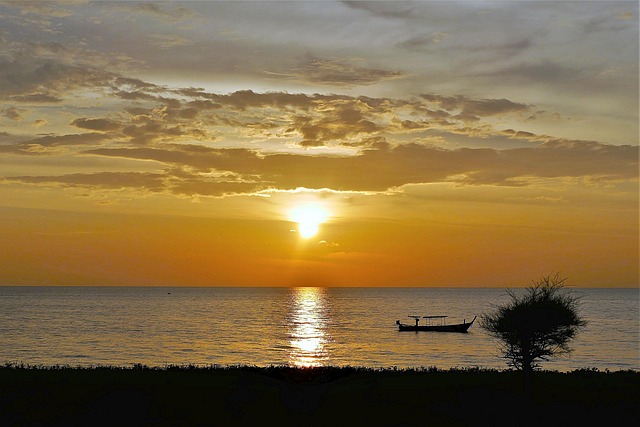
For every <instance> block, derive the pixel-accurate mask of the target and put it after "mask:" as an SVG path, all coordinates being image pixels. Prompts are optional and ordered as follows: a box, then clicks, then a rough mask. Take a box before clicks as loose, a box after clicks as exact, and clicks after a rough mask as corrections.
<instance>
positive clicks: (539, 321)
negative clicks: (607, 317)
mask: <svg viewBox="0 0 640 427" xmlns="http://www.w3.org/2000/svg"><path fill="white" fill-rule="evenodd" d="M565 281H566V278H562V279H561V278H560V277H559V275H558V274H556V275H555V276H546V277H542V278H541V279H539V280H537V281H533V284H532V285H531V286H529V287H527V288H526V289H525V292H524V293H523V294H522V295H521V296H518V295H517V294H516V292H514V291H512V290H507V294H508V295H509V297H510V298H511V300H510V301H509V302H508V303H507V304H505V305H502V306H498V307H497V309H496V311H494V312H493V313H489V314H485V315H482V316H481V318H480V326H481V327H482V328H483V329H485V330H486V331H487V332H488V333H489V335H491V336H493V337H495V338H497V339H498V340H500V341H501V344H502V352H503V355H504V358H505V359H508V362H507V364H508V365H509V366H512V367H514V368H516V369H519V370H522V371H523V373H524V386H525V391H526V392H527V393H530V392H531V374H532V372H533V370H534V369H536V368H538V367H539V366H540V362H541V361H546V360H549V358H550V357H552V356H556V355H560V354H566V353H569V352H570V351H571V348H570V347H569V342H570V341H571V340H573V339H574V338H575V337H576V335H577V333H578V331H579V330H580V329H581V328H582V327H584V326H585V325H586V323H587V322H586V321H585V320H584V319H582V318H581V317H580V316H579V314H578V304H579V298H577V297H575V296H573V295H572V294H571V293H570V292H568V291H567V290H566V288H565Z"/></svg>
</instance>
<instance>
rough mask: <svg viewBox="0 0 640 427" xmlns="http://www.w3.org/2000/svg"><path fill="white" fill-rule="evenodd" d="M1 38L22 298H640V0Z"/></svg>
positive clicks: (6, 202)
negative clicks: (98, 293) (345, 292)
mask: <svg viewBox="0 0 640 427" xmlns="http://www.w3.org/2000/svg"><path fill="white" fill-rule="evenodd" d="M0 24H1V26H0V28H2V29H3V30H2V32H0V44H1V45H2V47H3V48H2V49H0V236H2V242H3V244H2V245H1V246H0V255H1V256H2V259H3V262H2V263H1V264H0V286H1V285H120V286H122V285H145V286H147V285H166V286H170V285H191V286H304V285H313V286H483V287H484V286H489V287H491V286H498V287H510V286H526V285H528V284H530V282H531V280H533V279H536V278H538V277H540V276H544V275H548V274H554V273H556V272H560V274H561V275H562V276H566V277H568V283H569V284H571V285H574V286H623V287H637V286H638V284H639V261H638V259H639V249H638V245H639V244H638V240H639V233H638V213H639V212H638V206H639V200H638V194H639V191H638V190H639V187H638V132H639V131H638V5H637V3H635V2H540V3H538V2H533V3H522V2H504V3H498V2H461V3H454V4H452V3H445V2H415V3H409V2H407V3H405V2H371V3H369V2H344V3H343V2H332V1H325V2H291V3H289V2H259V3H248V2H175V3H172V2H152V3H135V2H97V3H90V4H82V3H79V4H75V3H69V4H64V3H60V4H58V3H36V2H27V3H8V4H7V3H4V4H2V5H0ZM305 204H313V205H314V206H316V207H320V208H322V210H323V215H322V216H323V218H321V220H317V221H316V222H318V221H319V222H318V223H317V224H310V225H309V224H308V226H309V227H310V228H311V229H314V227H315V226H318V232H317V234H315V235H313V236H310V237H304V236H303V235H302V234H304V233H301V231H304V230H303V229H302V228H301V227H302V225H304V224H302V225H301V224H298V223H296V222H295V221H294V219H293V217H292V211H293V210H294V209H296V208H297V207H300V206H303V205H305ZM311 215H312V216H313V214H311ZM312 222H313V221H312Z"/></svg>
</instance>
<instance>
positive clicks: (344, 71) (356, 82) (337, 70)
mask: <svg viewBox="0 0 640 427" xmlns="http://www.w3.org/2000/svg"><path fill="white" fill-rule="evenodd" d="M289 75H290V76H291V77H293V78H295V79H297V80H301V81H305V82H312V83H320V84H323V85H327V86H337V87H353V86H365V85H372V84H375V83H379V82H381V81H383V80H389V79H398V78H401V77H404V73H402V72H400V71H390V70H382V69H376V68H368V67H362V66H359V65H356V64H355V63H353V62H351V61H338V60H331V59H323V58H316V57H311V58H308V59H307V60H306V61H305V63H304V64H303V65H302V66H301V67H298V68H295V69H293V70H292V71H291V72H290V74H289Z"/></svg>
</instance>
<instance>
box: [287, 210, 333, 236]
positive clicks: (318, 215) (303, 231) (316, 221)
mask: <svg viewBox="0 0 640 427" xmlns="http://www.w3.org/2000/svg"><path fill="white" fill-rule="evenodd" d="M289 217H290V218H291V220H293V221H295V222H297V223H298V232H299V233H300V236H301V237H302V238H304V239H308V238H310V237H313V236H315V235H316V234H318V231H319V230H320V224H322V223H323V222H325V221H326V220H327V218H328V217H329V213H328V212H327V210H326V209H325V208H324V207H323V206H322V205H319V204H305V205H299V206H297V207H295V208H293V209H292V210H291V212H290V214H289Z"/></svg>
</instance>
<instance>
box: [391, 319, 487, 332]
mask: <svg viewBox="0 0 640 427" xmlns="http://www.w3.org/2000/svg"><path fill="white" fill-rule="evenodd" d="M408 317H411V318H413V319H415V321H416V324H415V325H407V324H405V323H400V321H399V320H396V325H398V331H400V332H403V331H416V332H417V331H427V332H467V330H468V329H469V328H470V327H471V325H473V322H475V321H476V317H478V316H474V317H473V320H472V321H471V322H468V323H467V320H466V319H465V320H464V321H463V322H462V323H457V324H454V325H447V324H446V323H445V318H446V317H447V316H422V318H423V319H426V320H425V322H426V323H427V324H426V325H419V324H418V323H419V322H420V316H408ZM436 322H437V323H436Z"/></svg>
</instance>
